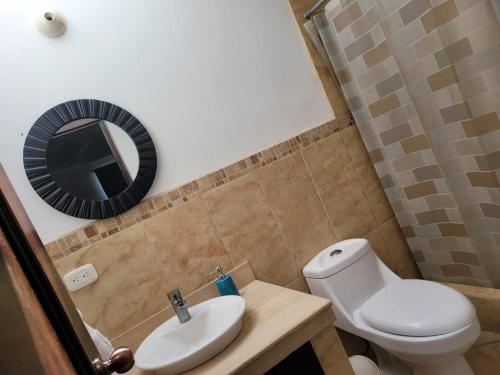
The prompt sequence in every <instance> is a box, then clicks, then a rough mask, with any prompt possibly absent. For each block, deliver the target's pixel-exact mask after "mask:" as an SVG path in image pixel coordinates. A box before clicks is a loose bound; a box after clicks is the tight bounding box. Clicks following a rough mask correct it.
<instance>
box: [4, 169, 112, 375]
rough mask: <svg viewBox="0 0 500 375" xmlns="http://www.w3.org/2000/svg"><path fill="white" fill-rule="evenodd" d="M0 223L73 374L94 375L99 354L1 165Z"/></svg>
mask: <svg viewBox="0 0 500 375" xmlns="http://www.w3.org/2000/svg"><path fill="white" fill-rule="evenodd" d="M0 225H1V232H3V235H4V237H5V239H6V240H7V242H8V245H9V246H8V247H10V249H11V251H12V255H13V257H15V259H16V261H17V262H18V264H19V269H20V270H21V271H22V273H23V275H24V277H25V278H26V280H27V281H28V283H29V285H30V287H31V289H32V291H33V293H34V295H35V296H36V298H37V299H38V302H39V304H40V306H41V308H42V309H43V312H44V313H45V315H46V316H47V319H48V321H49V322H50V325H51V326H52V327H53V329H54V331H55V333H56V335H57V337H58V339H59V341H60V343H61V345H62V347H63V348H64V350H65V352H66V355H67V357H68V358H69V360H70V361H71V364H72V366H73V368H74V370H75V371H76V373H77V374H85V375H86V374H89V375H94V374H97V373H96V370H95V369H94V367H93V365H92V360H93V359H94V358H98V357H99V353H98V351H97V348H96V347H95V345H94V343H93V341H92V339H91V337H90V335H89V334H88V332H87V330H86V328H85V325H84V323H83V321H82V320H81V318H80V316H79V313H78V311H77V309H76V307H75V305H74V304H73V302H72V300H71V298H70V296H69V294H68V292H67V290H66V288H65V286H64V284H63V283H62V280H61V278H60V277H59V275H58V274H57V271H56V269H55V267H54V265H53V264H52V261H51V260H50V257H49V256H48V254H47V252H46V250H45V247H44V246H43V244H42V242H41V240H40V238H39V237H38V234H37V233H36V231H35V229H34V227H33V225H32V224H31V221H30V220H29V218H28V216H27V214H26V212H25V210H24V208H23V206H22V205H21V202H20V201H19V199H18V197H17V195H16V193H15V191H14V189H13V187H12V185H11V184H10V181H9V180H8V178H7V175H6V173H5V171H4V169H3V167H2V165H1V164H0ZM20 276H22V275H20ZM105 359H107V358H105Z"/></svg>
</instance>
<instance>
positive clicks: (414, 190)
mask: <svg viewBox="0 0 500 375" xmlns="http://www.w3.org/2000/svg"><path fill="white" fill-rule="evenodd" d="M404 191H405V193H406V196H407V197H408V199H415V198H419V197H424V196H426V195H432V194H436V193H437V190H436V185H434V182H433V181H425V182H419V183H418V184H414V185H410V186H406V187H405V188H404Z"/></svg>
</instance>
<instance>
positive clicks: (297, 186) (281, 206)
mask: <svg viewBox="0 0 500 375" xmlns="http://www.w3.org/2000/svg"><path fill="white" fill-rule="evenodd" d="M256 175H257V179H258V181H259V184H260V186H261V188H262V191H263V193H264V196H265V197H266V199H267V203H268V205H269V207H270V209H271V211H272V213H273V215H274V218H275V219H276V222H277V223H278V227H279V228H280V230H281V233H282V234H283V237H284V238H285V241H286V242H287V244H288V248H289V249H290V251H291V252H292V254H293V255H294V256H295V259H296V262H297V266H298V267H299V269H302V268H303V267H304V266H305V265H306V263H307V262H309V260H311V259H312V258H313V257H314V256H315V255H316V254H317V253H318V252H319V251H321V250H323V249H325V248H326V247H328V246H329V245H331V244H332V243H334V242H335V241H336V237H335V234H334V231H333V227H332V226H331V224H330V221H329V220H328V216H327V215H326V212H325V210H324V208H323V205H322V203H321V201H320V199H319V196H318V193H317V192H316V189H315V188H314V185H313V182H312V180H311V177H310V176H309V173H308V171H307V168H306V166H305V164H304V161H303V160H302V156H301V154H300V153H295V154H294V155H291V156H288V157H286V158H284V159H282V160H279V161H277V162H276V163H273V164H271V165H270V166H268V167H265V168H262V169H260V170H259V171H257V173H256Z"/></svg>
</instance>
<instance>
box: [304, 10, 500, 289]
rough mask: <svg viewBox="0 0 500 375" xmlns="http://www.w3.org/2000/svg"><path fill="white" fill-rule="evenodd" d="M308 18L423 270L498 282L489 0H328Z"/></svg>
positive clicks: (496, 86) (453, 278) (495, 39)
mask: <svg viewBox="0 0 500 375" xmlns="http://www.w3.org/2000/svg"><path fill="white" fill-rule="evenodd" d="M493 1H497V0H493ZM305 27H306V30H307V32H308V33H309V34H310V36H311V39H312V40H313V42H314V44H315V46H316V48H318V50H319V51H320V53H321V54H322V55H323V56H324V57H325V58H327V59H328V60H329V61H330V63H331V65H332V68H333V70H334V71H335V74H336V75H337V79H338V81H339V82H340V84H341V88H342V91H343V94H344V96H345V97H346V100H347V104H348V106H349V109H350V110H351V112H352V114H353V116H354V119H355V121H356V124H357V127H358V129H359V131H360V133H361V136H362V138H363V141H364V143H365V145H366V147H367V149H368V151H369V154H370V156H371V159H372V162H373V164H374V166H375V169H376V171H377V174H378V176H379V178H380V181H381V183H382V185H383V186H384V189H385V192H386V195H387V197H388V199H389V201H390V202H391V205H392V208H393V210H394V212H395V214H396V217H397V219H398V222H399V224H400V226H401V228H402V230H403V233H404V235H405V237H406V239H407V241H408V244H409V246H410V248H411V251H412V254H413V256H414V258H415V260H416V262H417V264H418V266H419V268H420V271H421V272H422V275H423V276H424V277H425V278H426V279H431V280H438V281H448V282H458V283H465V284H471V285H481V286H492V287H497V288H498V287H500V189H499V188H500V182H499V181H500V120H499V117H500V43H499V42H500V25H499V22H498V19H497V18H496V13H495V11H494V8H493V5H492V0H410V1H408V0H331V1H330V2H328V3H327V4H326V6H325V8H324V11H323V12H322V13H320V14H317V15H315V16H314V17H313V19H312V20H310V21H308V22H307V23H306V25H305Z"/></svg>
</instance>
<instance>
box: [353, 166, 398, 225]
mask: <svg viewBox="0 0 500 375" xmlns="http://www.w3.org/2000/svg"><path fill="white" fill-rule="evenodd" d="M356 172H357V174H358V177H359V179H360V181H361V185H362V186H363V190H364V191H365V194H366V196H367V198H368V202H369V204H370V207H371V208H372V211H373V214H374V215H375V218H376V219H377V223H379V224H382V223H384V222H386V221H387V220H389V219H390V218H391V217H393V216H394V212H393V211H392V208H391V205H390V204H389V201H388V200H387V197H386V195H385V192H384V188H383V187H382V185H381V183H380V180H379V178H378V176H377V173H376V172H375V169H374V168H373V166H372V165H365V166H362V167H359V168H356Z"/></svg>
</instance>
